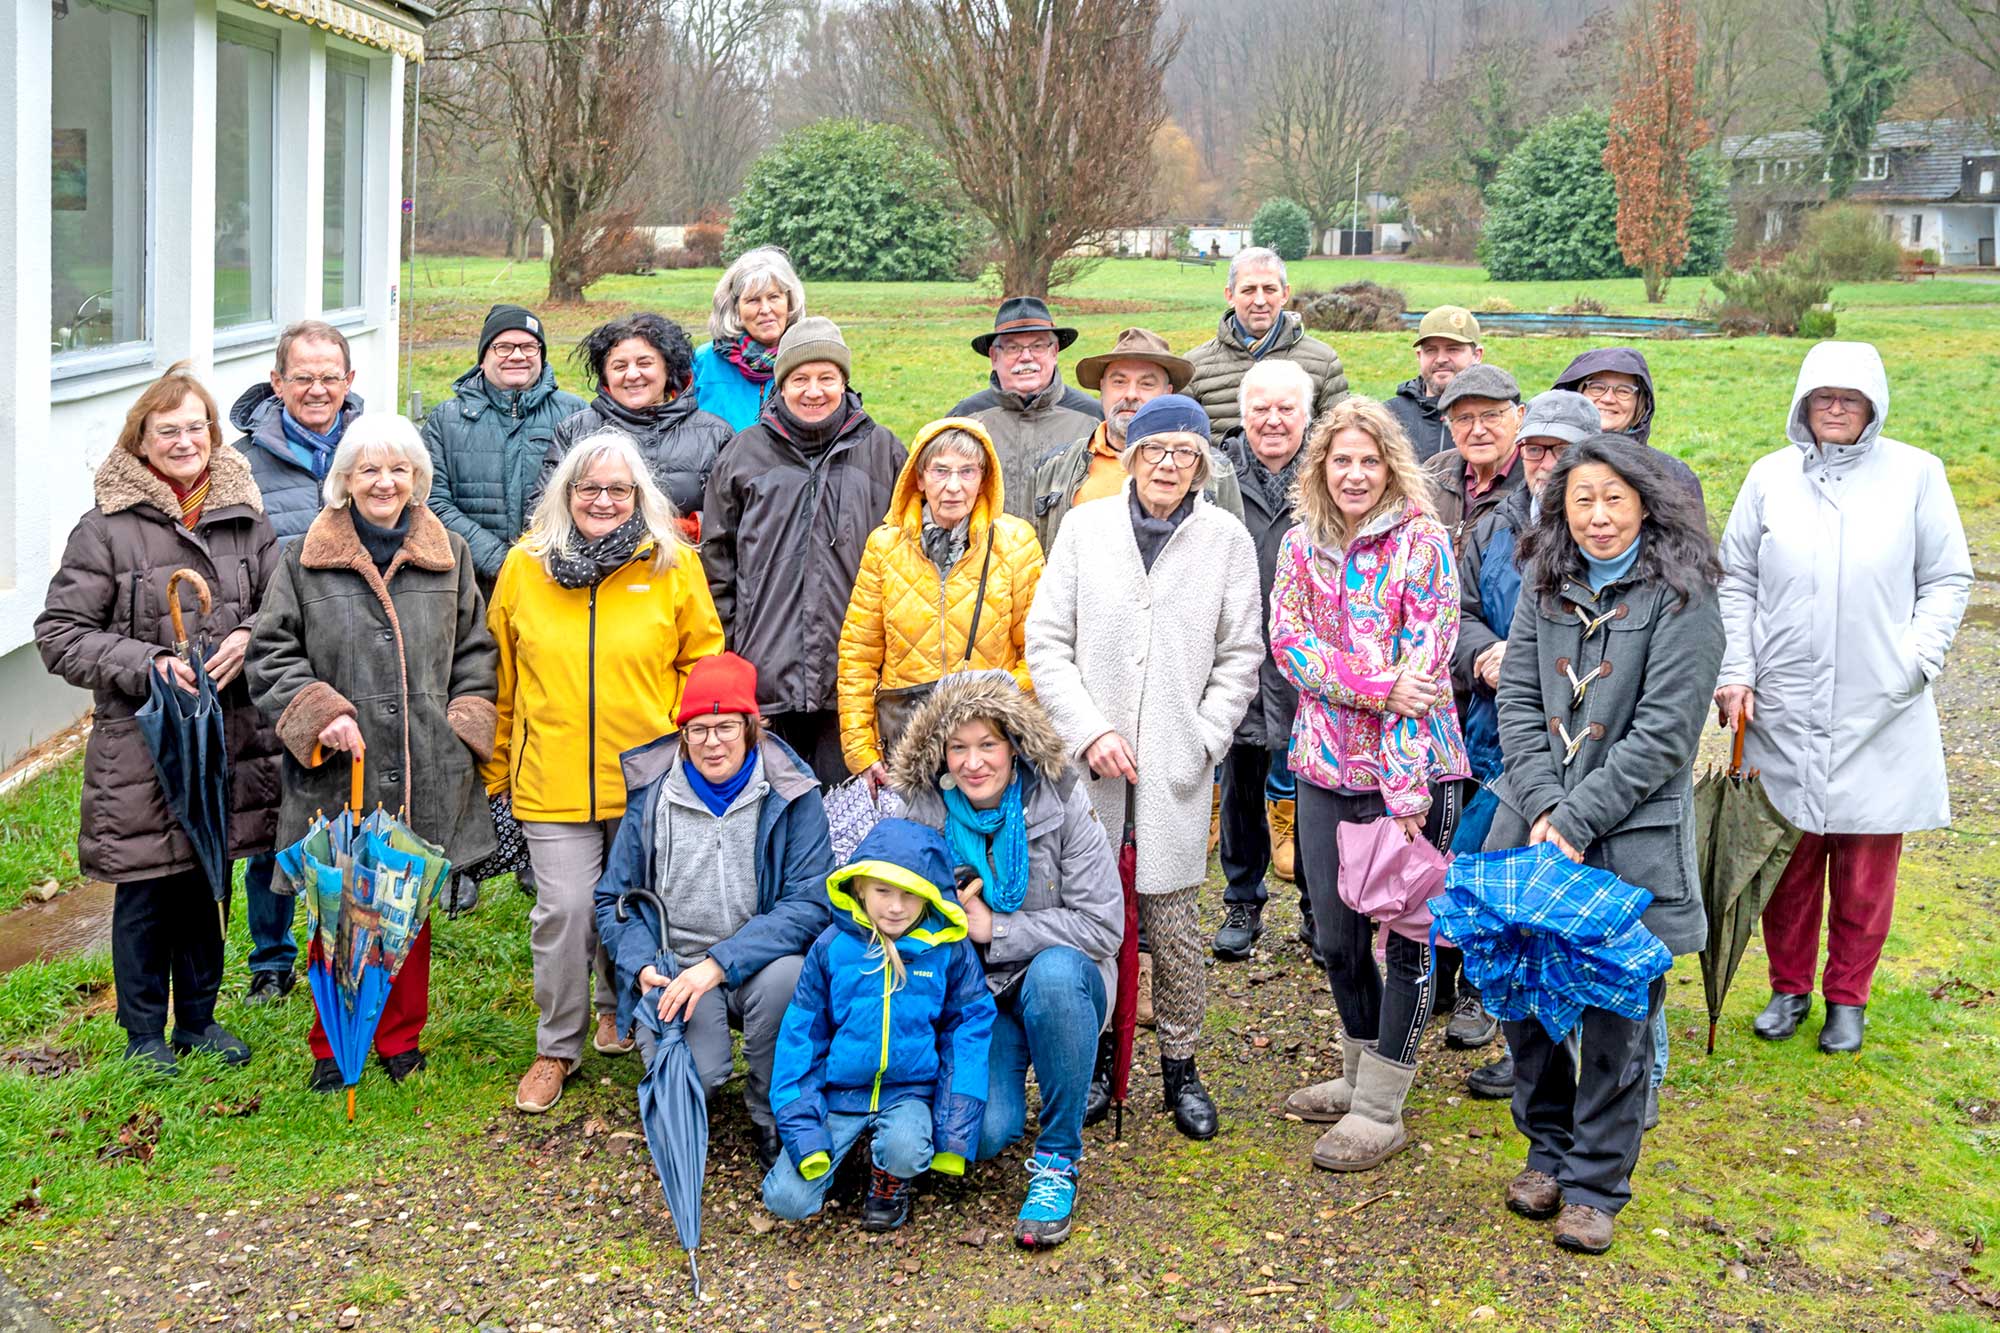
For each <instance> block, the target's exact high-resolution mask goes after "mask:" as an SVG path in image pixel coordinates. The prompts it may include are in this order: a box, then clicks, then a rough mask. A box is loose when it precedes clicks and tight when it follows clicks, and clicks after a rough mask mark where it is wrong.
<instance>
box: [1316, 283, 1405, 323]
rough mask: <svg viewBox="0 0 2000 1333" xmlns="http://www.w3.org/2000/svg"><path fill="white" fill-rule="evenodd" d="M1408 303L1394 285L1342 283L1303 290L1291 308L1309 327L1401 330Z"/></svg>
mask: <svg viewBox="0 0 2000 1333" xmlns="http://www.w3.org/2000/svg"><path fill="white" fill-rule="evenodd" d="M1409 306H1410V303H1409V301H1408V300H1406V299H1405V298H1404V296H1403V294H1402V293H1401V292H1399V291H1397V290H1396V289H1395V288H1394V287H1384V286H1382V285H1381V284H1380V283H1374V282H1349V283H1343V284H1342V285H1341V286H1338V287H1335V288H1333V289H1332V290H1331V291H1324V292H1321V291H1311V290H1304V291H1300V292H1297V293H1296V294H1294V296H1293V297H1292V308H1293V309H1295V310H1297V311H1298V312H1299V317H1300V318H1301V319H1303V320H1304V321H1305V325H1306V327H1307V328H1309V329H1315V330H1325V331H1328V332H1332V333H1366V332H1373V331H1378V330H1380V331H1393V330H1397V329H1401V328H1402V327H1403V312H1404V311H1405V310H1407V309H1409Z"/></svg>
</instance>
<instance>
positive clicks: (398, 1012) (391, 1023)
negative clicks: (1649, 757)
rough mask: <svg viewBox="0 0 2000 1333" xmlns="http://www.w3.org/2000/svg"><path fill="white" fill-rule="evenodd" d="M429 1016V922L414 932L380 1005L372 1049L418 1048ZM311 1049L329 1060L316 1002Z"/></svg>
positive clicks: (315, 949) (315, 951)
mask: <svg viewBox="0 0 2000 1333" xmlns="http://www.w3.org/2000/svg"><path fill="white" fill-rule="evenodd" d="M311 958H312V961H313V962H318V961H319V958H320V952H319V941H318V940H317V939H315V940H314V941H313V943H312V955H311ZM430 1016H431V923H430V922H428V921H426V922H424V928H423V929H422V930H420V931H418V932H417V939H416V943H414V944H412V945H411V946H410V956H409V957H408V958H405V959H404V960H403V970H402V971H400V972H398V973H397V974H396V980H395V981H394V982H393V983H391V984H390V986H389V999H388V1001H387V1002H386V1003H384V1004H383V1006H382V1022H381V1024H380V1025H379V1026H378V1027H377V1028H376V1029H375V1051H376V1054H378V1055H380V1056H382V1057H383V1058H385V1059H386V1058H388V1057H389V1056H392V1055H401V1054H402V1053H403V1052H404V1051H414V1050H415V1049H416V1048H417V1038H419V1037H421V1036H423V1035H424V1020H426V1019H428V1018H429V1017H430ZM312 1053H313V1058H314V1059H315V1060H331V1059H332V1058H333V1047H332V1046H331V1045H329V1044H328V1043H327V1040H326V1029H325V1028H323V1027H321V1026H320V1021H319V1006H317V1005H315V1006H313V1030H312Z"/></svg>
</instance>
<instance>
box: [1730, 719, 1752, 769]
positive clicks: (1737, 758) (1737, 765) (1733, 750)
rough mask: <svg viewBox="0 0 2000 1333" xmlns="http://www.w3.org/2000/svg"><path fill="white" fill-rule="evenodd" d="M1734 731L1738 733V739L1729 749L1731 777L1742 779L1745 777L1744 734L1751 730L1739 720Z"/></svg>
mask: <svg viewBox="0 0 2000 1333" xmlns="http://www.w3.org/2000/svg"><path fill="white" fill-rule="evenodd" d="M1733 730H1734V731H1735V732H1736V739H1735V740H1734V741H1733V742H1731V743H1730V747H1729V776H1730V777H1732V778H1740V777H1742V776H1743V733H1744V732H1746V731H1748V730H1749V728H1748V727H1747V726H1745V725H1744V723H1743V720H1742V719H1741V718H1738V719H1737V720H1736V726H1735V727H1734V728H1733Z"/></svg>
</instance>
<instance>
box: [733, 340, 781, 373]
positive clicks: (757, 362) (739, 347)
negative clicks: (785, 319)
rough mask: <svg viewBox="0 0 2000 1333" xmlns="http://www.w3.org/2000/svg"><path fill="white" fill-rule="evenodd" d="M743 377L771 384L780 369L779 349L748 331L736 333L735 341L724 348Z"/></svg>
mask: <svg viewBox="0 0 2000 1333" xmlns="http://www.w3.org/2000/svg"><path fill="white" fill-rule="evenodd" d="M722 354H723V355H724V356H726V357H728V358H729V364H730V365H732V366H735V367H736V369H737V370H738V371H739V372H740V373H741V374H742V376H743V378H744V379H746V380H749V381H750V382H751V383H752V384H769V383H770V382H771V377H772V376H773V375H774V374H776V373H777V369H778V349H777V348H775V347H766V346H764V344H763V343H760V342H758V341H757V340H756V339H755V338H752V337H751V336H750V335H749V334H747V333H739V334H737V335H736V339H735V341H734V342H731V343H730V344H729V345H728V346H726V347H724V348H723V349H722Z"/></svg>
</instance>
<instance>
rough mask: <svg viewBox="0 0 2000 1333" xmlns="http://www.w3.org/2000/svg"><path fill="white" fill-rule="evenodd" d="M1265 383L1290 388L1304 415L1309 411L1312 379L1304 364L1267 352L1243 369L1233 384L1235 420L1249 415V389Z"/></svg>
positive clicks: (1311, 397) (1311, 402) (1263, 385)
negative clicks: (1269, 354) (1237, 381)
mask: <svg viewBox="0 0 2000 1333" xmlns="http://www.w3.org/2000/svg"><path fill="white" fill-rule="evenodd" d="M1266 386H1269V387H1270V388H1273V389H1290V390H1291V391H1292V392H1293V393H1295V394H1297V395H1298V398H1299V409H1300V410H1301V411H1303V412H1305V413H1306V415H1308V416H1310V415H1312V405H1313V379H1312V376H1311V375H1309V374H1307V373H1306V368H1305V367H1304V366H1302V365H1300V364H1299V363H1298V362H1296V361H1287V360H1285V359H1284V358H1282V357H1276V356H1267V357H1265V358H1264V359H1263V360H1262V361H1259V362H1257V363H1256V364H1254V365H1252V366H1251V367H1250V369H1248V370H1246V371H1244V372H1243V381H1242V383H1240V384H1238V385H1237V386H1236V416H1237V418H1238V419H1239V420H1240V419H1242V418H1244V417H1247V416H1249V415H1250V391H1251V390H1252V389H1261V388H1264V387H1266Z"/></svg>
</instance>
